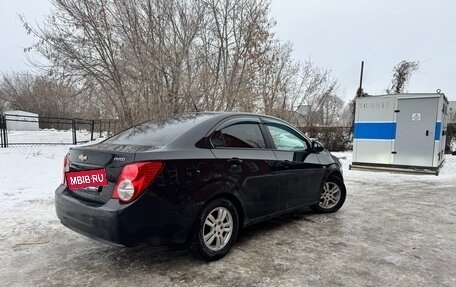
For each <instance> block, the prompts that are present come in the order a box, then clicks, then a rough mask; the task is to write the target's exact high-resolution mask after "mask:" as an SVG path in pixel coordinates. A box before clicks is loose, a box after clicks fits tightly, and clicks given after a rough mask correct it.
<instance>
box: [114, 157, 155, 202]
mask: <svg viewBox="0 0 456 287" xmlns="http://www.w3.org/2000/svg"><path fill="white" fill-rule="evenodd" d="M162 167H163V163H162V162H159V161H153V162H138V163H132V164H127V165H126V166H124V167H123V169H122V171H121V172H120V175H119V177H118V179H117V183H116V186H115V187H114V192H113V194H112V198H118V199H120V200H121V201H123V202H130V201H133V200H135V199H136V198H138V197H139V196H140V195H141V194H143V193H144V191H145V190H146V188H147V186H148V185H149V184H151V183H152V182H153V181H154V180H155V178H156V177H157V175H158V174H159V173H160V171H161V169H162Z"/></svg>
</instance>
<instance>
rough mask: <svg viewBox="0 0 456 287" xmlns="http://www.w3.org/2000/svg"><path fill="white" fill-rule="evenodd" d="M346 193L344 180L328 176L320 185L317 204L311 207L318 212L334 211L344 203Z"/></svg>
mask: <svg viewBox="0 0 456 287" xmlns="http://www.w3.org/2000/svg"><path fill="white" fill-rule="evenodd" d="M346 194H347V191H346V189H345V185H344V182H343V181H342V180H341V179H340V178H338V177H329V178H328V179H327V180H326V182H325V183H324V184H323V186H322V190H321V196H320V200H319V202H318V204H315V205H314V206H312V209H314V210H315V211H318V212H320V213H331V212H336V211H338V210H339V209H340V208H341V207H342V205H344V202H345V197H346Z"/></svg>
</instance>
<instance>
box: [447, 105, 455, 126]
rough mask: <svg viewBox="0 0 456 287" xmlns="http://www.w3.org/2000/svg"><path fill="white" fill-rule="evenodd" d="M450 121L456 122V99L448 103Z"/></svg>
mask: <svg viewBox="0 0 456 287" xmlns="http://www.w3.org/2000/svg"><path fill="white" fill-rule="evenodd" d="M448 122H449V123H456V101H449V103H448Z"/></svg>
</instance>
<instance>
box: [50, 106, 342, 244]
mask: <svg viewBox="0 0 456 287" xmlns="http://www.w3.org/2000/svg"><path fill="white" fill-rule="evenodd" d="M246 119H247V120H251V121H254V122H258V123H259V124H263V123H265V122H267V121H276V122H280V123H282V124H286V125H288V124H287V123H285V122H283V121H281V120H279V119H276V118H272V117H268V116H258V115H253V114H243V113H241V114H239V113H214V114H213V115H212V116H211V117H210V118H209V119H207V120H205V121H203V122H202V123H199V124H198V125H196V126H195V127H193V128H191V129H190V130H189V131H187V132H185V133H183V134H182V135H180V136H179V137H177V138H176V139H174V140H173V141H171V142H170V143H169V144H167V145H165V146H163V147H147V146H130V145H112V144H107V143H106V142H101V143H98V144H95V145H91V146H85V147H75V148H71V149H70V150H69V152H68V157H69V161H70V170H71V171H76V170H81V169H90V168H95V167H100V166H104V167H106V171H107V178H108V186H107V187H102V188H100V189H101V190H100V191H99V192H98V193H95V194H94V192H93V191H92V192H90V191H86V190H77V191H70V190H69V189H68V187H66V186H65V185H61V186H60V187H59V188H58V189H57V190H56V212H57V216H58V217H59V219H60V220H61V221H62V223H63V224H64V225H65V226H67V227H69V228H71V229H73V230H75V231H77V232H79V233H82V234H84V235H86V236H89V237H92V238H95V239H98V240H101V241H105V242H108V243H113V244H119V245H125V246H132V245H135V244H136V243H138V242H141V241H144V240H146V239H147V240H150V239H158V241H159V242H162V243H180V242H183V241H185V240H186V239H187V238H188V236H189V234H190V232H191V230H192V227H193V225H194V221H195V218H196V217H197V215H198V213H199V212H200V210H201V208H202V207H203V206H204V205H205V204H206V203H207V202H209V201H211V200H212V199H214V198H216V197H227V198H229V199H230V200H231V201H233V203H234V204H235V206H237V208H238V210H239V213H240V217H241V225H242V226H248V225H250V224H253V223H256V222H260V221H263V220H266V219H268V218H271V217H274V216H277V215H280V214H284V213H287V212H290V211H293V210H295V209H298V208H302V207H303V206H309V205H312V204H316V203H317V202H318V200H319V197H320V192H321V185H322V183H323V182H324V180H325V179H326V178H328V177H329V176H330V175H335V176H337V177H339V178H341V179H342V173H341V169H340V167H339V166H338V164H337V162H336V161H335V160H334V159H333V157H332V156H331V154H330V153H329V152H328V151H326V150H323V151H321V152H318V153H317V152H315V151H313V150H312V149H311V148H309V149H308V150H306V151H295V152H292V151H278V150H276V149H275V148H274V145H273V142H272V139H271V135H270V134H269V132H268V131H267V129H266V128H264V127H263V126H261V125H260V126H261V131H262V133H263V136H264V138H265V142H266V145H267V147H266V148H265V149H251V148H250V149H246V148H213V147H212V145H211V141H210V136H211V135H212V134H213V132H214V131H216V130H218V129H220V128H222V127H223V126H224V125H226V124H227V122H233V121H234V122H236V121H237V120H238V121H243V120H246ZM289 127H290V128H292V129H293V130H295V131H296V132H297V133H299V134H300V135H301V136H302V137H303V138H305V136H304V135H302V133H301V132H299V131H298V130H296V129H294V128H293V127H291V126H289ZM305 139H306V140H307V138H305ZM309 145H310V142H309ZM81 153H83V154H85V155H88V158H89V160H88V161H87V162H82V161H80V160H79V158H78V156H79V154H81ZM115 158H117V159H118V158H122V159H125V160H123V161H115V160H114V159H115ZM150 160H161V161H164V162H165V166H164V168H163V170H162V171H161V173H160V174H159V175H158V177H157V179H156V180H155V181H154V182H153V183H152V184H151V185H150V187H149V188H148V189H147V191H146V192H145V193H144V194H143V195H142V196H141V197H140V198H138V199H136V200H135V201H133V202H131V203H121V202H119V201H118V200H117V199H112V198H111V195H112V191H113V188H114V185H115V183H116V179H117V176H118V175H119V173H120V171H121V169H122V167H123V166H124V165H126V164H128V163H131V162H138V161H150Z"/></svg>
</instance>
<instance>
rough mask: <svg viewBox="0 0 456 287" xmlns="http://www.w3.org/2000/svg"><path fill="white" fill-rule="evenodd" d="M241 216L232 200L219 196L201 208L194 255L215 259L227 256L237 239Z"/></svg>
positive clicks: (195, 235) (193, 247)
mask: <svg viewBox="0 0 456 287" xmlns="http://www.w3.org/2000/svg"><path fill="white" fill-rule="evenodd" d="M238 231H239V216H238V212H237V209H236V207H235V206H234V205H233V203H232V202H231V201H229V200H228V199H224V198H218V199H215V200H213V201H211V202H209V203H208V204H207V205H206V206H205V207H203V209H202V210H201V212H200V214H199V216H198V218H197V220H196V223H195V228H194V230H193V236H192V243H191V249H192V253H193V256H194V257H195V258H198V259H202V260H205V261H214V260H218V259H220V258H222V257H223V256H225V255H226V254H227V253H228V252H229V251H230V249H231V246H232V245H233V243H234V242H235V241H236V238H237V235H238Z"/></svg>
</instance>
